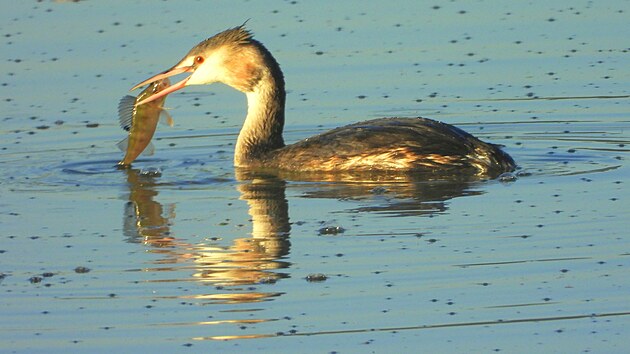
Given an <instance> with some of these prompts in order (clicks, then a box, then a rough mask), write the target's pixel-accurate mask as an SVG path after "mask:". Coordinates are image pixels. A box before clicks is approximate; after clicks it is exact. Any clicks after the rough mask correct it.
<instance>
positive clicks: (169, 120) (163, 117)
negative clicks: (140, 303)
mask: <svg viewBox="0 0 630 354" xmlns="http://www.w3.org/2000/svg"><path fill="white" fill-rule="evenodd" d="M160 123H162V124H166V125H168V126H169V127H172V126H173V125H174V124H175V121H174V120H173V116H171V114H170V113H168V111H167V110H166V109H165V108H162V111H161V112H160Z"/></svg>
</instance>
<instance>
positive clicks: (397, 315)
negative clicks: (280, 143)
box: [0, 0, 630, 353]
mask: <svg viewBox="0 0 630 354" xmlns="http://www.w3.org/2000/svg"><path fill="white" fill-rule="evenodd" d="M0 7H1V9H2V11H0V16H1V18H2V21H0V33H1V34H2V40H1V42H0V47H1V48H2V51H1V52H0V53H1V54H0V55H1V57H2V58H1V59H2V60H0V69H1V70H0V74H1V78H0V108H1V111H0V121H1V122H2V126H1V127H0V136H1V139H0V240H1V243H0V314H1V316H0V351H2V352H20V353H37V352H46V353H57V352H58V353H68V352H90V353H95V352H151V351H153V352H156V351H159V352H191V353H199V352H239V353H249V352H257V353H258V352H260V353H263V352H268V353H332V352H335V353H370V352H375V353H383V352H412V351H414V352H442V353H451V352H452V353H458V352H459V353H471V352H480V353H488V352H508V353H518V352H520V353H526V352H532V351H536V352H562V353H577V352H596V353H616V352H618V353H622V352H627V350H628V344H627V343H628V340H627V338H628V335H630V329H629V328H630V301H629V300H630V276H629V273H628V272H629V269H630V235H629V234H628V231H627V230H628V228H629V226H630V223H628V221H627V220H628V219H627V215H628V212H629V211H630V208H629V205H630V202H629V198H628V197H629V193H628V186H627V183H628V176H629V175H630V173H629V172H630V170H629V168H630V166H628V163H627V158H628V152H629V144H630V133H629V131H630V104H629V103H630V99H629V97H630V75H629V69H628V63H629V61H628V58H629V55H628V54H629V51H630V47H629V43H628V33H630V21H628V19H629V14H630V3H629V2H628V1H554V2H551V1H547V2H519V3H517V2H505V1H449V2H443V1H433V2H425V1H400V2H395V3H387V2H378V3H372V2H368V3H366V2H363V1H348V2H338V1H334V2H333V1H319V2H306V1H299V0H298V1H271V2H270V1H265V2H263V1H212V2H202V1H160V2H158V1H151V2H150V1H133V2H131V1H107V2H105V1H80V2H61V1H58V2H53V1H19V2H11V4H9V2H3V3H2V4H1V5H0ZM247 19H249V22H248V23H247V26H248V27H249V28H250V29H251V30H252V31H253V32H254V33H255V35H256V38H257V39H258V40H260V41H261V42H263V43H265V45H266V46H267V47H268V48H269V50H270V51H271V52H272V53H274V55H275V56H276V58H277V60H278V61H279V62H280V64H281V66H282V68H283V70H284V73H285V77H286V81H287V88H288V90H289V92H288V97H287V100H288V103H287V124H286V132H285V140H286V141H288V142H293V141H296V140H299V139H302V138H305V137H308V136H310V135H313V134H315V133H318V132H321V131H324V130H326V129H330V128H333V127H336V126H340V125H344V124H348V123H352V122H356V121H359V120H364V119H368V118H374V117H382V116H406V117H414V116H425V117H430V118H434V119H438V120H441V121H445V122H448V123H451V124H455V125H457V126H459V127H461V128H463V129H465V130H467V131H469V132H472V133H474V134H475V135H478V136H479V137H481V138H482V139H484V140H487V141H492V142H494V143H497V144H502V145H504V146H505V150H506V151H507V152H509V153H510V154H511V155H512V156H513V157H514V159H515V160H516V161H517V162H518V164H519V170H518V171H517V174H516V175H517V177H518V178H517V179H516V180H515V181H499V180H481V181H473V182H453V181H451V182H449V181H426V180H424V181H423V180H415V181H409V180H392V181H382V182H377V181H373V182H365V181H356V180H341V181H305V180H294V179H291V178H285V179H283V178H284V177H282V176H281V177H279V178H270V177H259V178H254V179H252V178H249V177H243V176H241V175H239V174H237V173H235V171H234V169H233V167H232V156H233V143H234V141H235V139H236V135H237V133H238V131H239V128H240V125H241V124H242V121H243V117H244V116H245V110H246V102H245V98H244V96H243V95H242V94H241V93H239V92H236V91H234V90H232V89H230V88H228V87H226V86H223V85H213V86H207V87H192V88H187V89H185V90H183V91H182V92H179V93H176V94H173V95H171V96H169V98H168V99H167V101H166V105H167V106H168V107H169V108H170V109H171V110H170V112H171V114H172V115H173V117H174V119H175V123H176V124H175V126H174V127H172V128H170V127H167V126H160V127H159V128H158V131H157V134H156V138H155V139H154V144H155V145H156V148H157V152H156V154H155V155H153V156H149V157H141V158H140V159H139V160H138V161H137V162H136V163H134V168H133V169H131V170H129V171H120V170H117V169H115V168H114V167H113V166H114V165H115V163H116V162H117V161H118V160H120V158H121V157H122V153H121V152H120V151H118V150H117V149H116V147H115V144H116V142H117V141H119V140H121V139H123V138H124V136H125V132H124V131H122V130H121V129H120V128H119V127H118V121H117V117H116V108H117V104H118V100H119V99H120V97H121V96H123V95H125V94H127V93H128V90H129V88H130V87H132V86H133V85H134V84H135V83H137V82H139V81H141V80H143V79H145V78H147V77H148V76H149V75H152V74H155V73H158V72H160V71H162V70H164V69H167V68H169V67H170V66H171V65H173V64H174V63H176V62H177V61H178V60H179V59H180V58H181V57H182V56H183V55H184V54H185V53H186V52H187V51H188V50H189V49H190V48H191V47H192V46H193V45H195V44H196V43H197V42H199V41H200V40H202V39H204V38H206V37H209V36H211V35H213V34H215V33H217V32H219V31H222V30H224V29H226V28H230V27H234V26H236V25H240V24H241V23H243V22H244V21H245V20H247Z"/></svg>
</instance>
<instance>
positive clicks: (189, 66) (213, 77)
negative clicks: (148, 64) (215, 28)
mask: <svg viewBox="0 0 630 354" xmlns="http://www.w3.org/2000/svg"><path fill="white" fill-rule="evenodd" d="M261 48H262V50H261ZM265 53H267V52H266V50H265V49H264V48H263V47H262V45H261V44H260V43H258V42H256V41H255V40H253V39H252V34H251V33H250V32H249V31H248V30H246V29H245V28H244V26H239V27H235V28H231V29H228V30H226V31H223V32H221V33H218V34H216V35H215V36H213V37H210V38H208V39H206V40H204V41H203V42H201V43H199V44H197V45H196V46H195V47H193V48H192V49H191V50H190V51H189V52H188V54H186V56H184V58H183V59H182V60H180V61H179V63H177V64H175V65H174V66H173V67H172V68H170V69H168V70H166V71H163V72H162V73H160V74H157V75H155V76H152V77H150V78H148V79H146V80H144V81H142V82H141V83H139V84H137V85H136V86H134V87H133V88H132V90H135V89H137V88H139V87H141V86H144V85H146V84H148V83H151V82H154V81H157V80H160V79H164V78H168V77H171V76H174V75H178V74H182V73H190V75H189V76H188V77H186V78H185V79H183V80H181V81H179V82H177V83H175V84H173V85H172V86H170V87H168V88H166V89H164V90H162V91H160V92H159V93H157V94H155V95H152V96H150V97H148V98H146V99H144V100H141V101H139V102H137V103H136V105H141V104H144V103H147V102H150V101H153V100H156V99H158V98H160V97H163V96H166V95H168V94H170V93H172V92H174V91H177V90H180V89H182V88H184V87H186V86H190V85H207V84H212V83H214V82H222V83H225V84H227V85H229V86H232V87H234V88H235V89H237V90H239V91H243V92H250V91H252V90H253V88H254V87H255V85H256V84H257V83H258V81H260V79H261V77H262V75H263V72H264V70H265V69H264V68H265V65H264V62H265V60H268V59H266V58H265Z"/></svg>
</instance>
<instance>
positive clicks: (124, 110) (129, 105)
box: [118, 95, 136, 131]
mask: <svg viewBox="0 0 630 354" xmlns="http://www.w3.org/2000/svg"><path fill="white" fill-rule="evenodd" d="M135 104H136V98H135V97H133V96H130V95H127V96H123V98H121V99H120V102H119V103H118V120H119V121H120V127H121V128H123V129H124V130H126V131H129V130H130V129H131V120H132V118H133V112H134V109H135Z"/></svg>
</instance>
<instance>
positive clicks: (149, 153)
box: [140, 143, 155, 156]
mask: <svg viewBox="0 0 630 354" xmlns="http://www.w3.org/2000/svg"><path fill="white" fill-rule="evenodd" d="M153 154H155V145H153V143H149V145H147V147H145V148H144V150H143V151H142V152H141V153H140V155H143V156H153Z"/></svg>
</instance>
